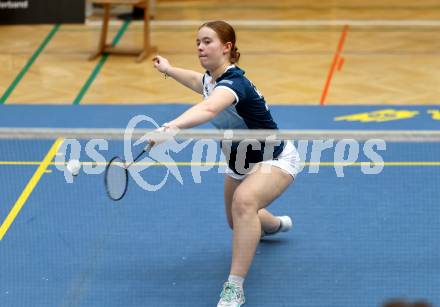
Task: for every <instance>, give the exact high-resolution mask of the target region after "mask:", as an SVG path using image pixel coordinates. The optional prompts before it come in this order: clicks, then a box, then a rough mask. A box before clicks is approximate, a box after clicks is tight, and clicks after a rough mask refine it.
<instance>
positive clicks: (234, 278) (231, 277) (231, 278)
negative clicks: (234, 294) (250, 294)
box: [228, 275, 244, 288]
mask: <svg viewBox="0 0 440 307" xmlns="http://www.w3.org/2000/svg"><path fill="white" fill-rule="evenodd" d="M228 281H229V282H233V283H234V284H236V285H238V286H240V287H242V288H243V282H244V278H243V277H241V276H237V275H229V277H228Z"/></svg>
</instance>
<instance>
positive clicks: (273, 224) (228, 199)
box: [224, 175, 281, 234]
mask: <svg viewBox="0 0 440 307" xmlns="http://www.w3.org/2000/svg"><path fill="white" fill-rule="evenodd" d="M241 182H242V180H238V179H235V178H233V177H231V176H229V175H226V176H225V183H224V202H225V212H226V219H227V221H228V225H229V227H230V228H231V229H233V228H234V223H233V220H232V212H231V207H232V198H233V195H234V192H235V190H236V189H237V188H238V186H239V185H240V183H241ZM258 216H259V218H260V222H261V230H262V233H264V234H272V233H275V232H277V231H278V230H279V229H280V227H281V220H280V218H279V217H276V216H274V215H273V214H272V213H270V212H269V211H268V210H267V209H265V208H262V209H260V210H258Z"/></svg>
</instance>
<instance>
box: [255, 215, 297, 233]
mask: <svg viewBox="0 0 440 307" xmlns="http://www.w3.org/2000/svg"><path fill="white" fill-rule="evenodd" d="M277 218H278V219H279V220H280V227H279V228H278V229H277V230H276V231H274V232H270V233H267V232H264V231H262V232H261V237H262V238H263V237H266V236H273V235H276V234H277V233H279V232H287V231H289V230H290V229H292V227H293V222H292V219H291V218H290V217H289V216H287V215H284V216H277Z"/></svg>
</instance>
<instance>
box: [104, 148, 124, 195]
mask: <svg viewBox="0 0 440 307" xmlns="http://www.w3.org/2000/svg"><path fill="white" fill-rule="evenodd" d="M127 183H128V171H127V167H126V164H125V162H124V161H122V159H120V158H119V157H115V158H113V159H112V160H111V161H110V163H109V164H108V166H107V170H106V176H105V184H106V189H107V193H108V195H109V197H110V198H111V199H113V200H119V199H121V198H122V197H123V196H124V194H125V192H126V191H127V186H128V185H127Z"/></svg>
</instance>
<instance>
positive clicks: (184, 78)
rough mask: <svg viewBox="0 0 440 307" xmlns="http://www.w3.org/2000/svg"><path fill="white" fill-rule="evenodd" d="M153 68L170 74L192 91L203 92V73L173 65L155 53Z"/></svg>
mask: <svg viewBox="0 0 440 307" xmlns="http://www.w3.org/2000/svg"><path fill="white" fill-rule="evenodd" d="M153 63H154V68H156V69H157V70H158V71H160V72H161V73H163V74H165V75H167V76H170V77H171V78H173V79H174V80H176V81H177V82H179V83H181V84H183V85H185V86H186V87H188V88H190V89H192V90H193V91H195V92H197V93H199V94H203V85H202V79H203V75H202V74H201V73H199V72H196V71H192V70H188V69H182V68H178V67H173V66H171V64H170V63H169V62H168V60H167V59H166V58H164V57H161V56H160V55H157V56H156V57H154V59H153Z"/></svg>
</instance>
